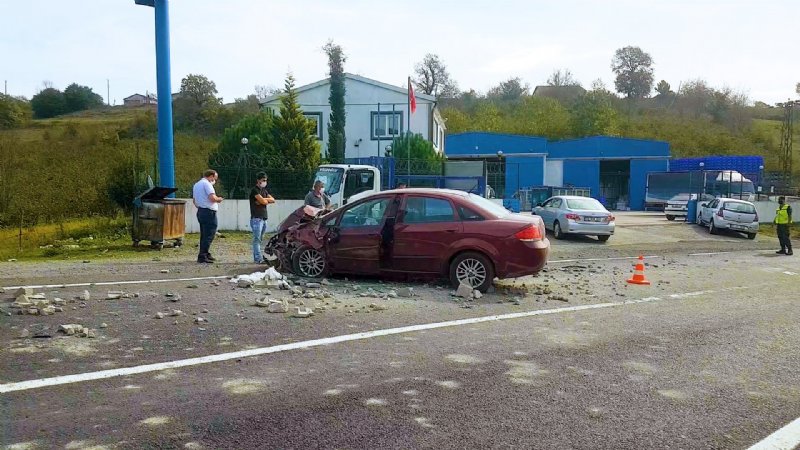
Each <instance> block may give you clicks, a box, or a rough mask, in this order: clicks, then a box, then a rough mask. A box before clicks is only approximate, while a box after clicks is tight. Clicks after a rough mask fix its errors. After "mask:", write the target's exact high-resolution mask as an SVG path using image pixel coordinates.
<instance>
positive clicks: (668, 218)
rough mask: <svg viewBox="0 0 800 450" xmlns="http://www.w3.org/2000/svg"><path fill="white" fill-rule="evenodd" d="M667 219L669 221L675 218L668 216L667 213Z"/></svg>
mask: <svg viewBox="0 0 800 450" xmlns="http://www.w3.org/2000/svg"><path fill="white" fill-rule="evenodd" d="M667 220H669V221H673V220H675V216H670V215H669V214H668V215H667Z"/></svg>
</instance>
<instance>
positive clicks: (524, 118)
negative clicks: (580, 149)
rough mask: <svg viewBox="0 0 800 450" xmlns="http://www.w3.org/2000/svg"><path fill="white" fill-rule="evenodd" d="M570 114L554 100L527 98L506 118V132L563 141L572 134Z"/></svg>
mask: <svg viewBox="0 0 800 450" xmlns="http://www.w3.org/2000/svg"><path fill="white" fill-rule="evenodd" d="M569 118H570V116H569V112H568V111H567V109H566V108H565V107H564V106H563V105H562V104H561V103H560V102H559V101H558V100H556V99H554V98H543V97H525V98H523V99H522V102H521V103H520V105H519V106H517V107H515V108H513V109H512V110H511V112H510V114H508V116H507V117H505V118H504V120H503V122H504V123H505V125H506V127H507V128H506V129H504V130H502V131H504V132H509V133H515V134H523V135H528V136H543V137H546V138H548V139H563V138H565V137H567V136H569V134H570V127H569Z"/></svg>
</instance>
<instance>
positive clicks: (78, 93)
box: [64, 83, 103, 112]
mask: <svg viewBox="0 0 800 450" xmlns="http://www.w3.org/2000/svg"><path fill="white" fill-rule="evenodd" d="M64 101H65V103H66V104H67V112H74V111H84V110H87V109H91V108H97V107H99V106H103V97H101V96H100V95H99V94H96V93H94V91H92V88H90V87H88V86H81V85H79V84H77V83H72V84H70V85H69V86H67V88H66V89H64Z"/></svg>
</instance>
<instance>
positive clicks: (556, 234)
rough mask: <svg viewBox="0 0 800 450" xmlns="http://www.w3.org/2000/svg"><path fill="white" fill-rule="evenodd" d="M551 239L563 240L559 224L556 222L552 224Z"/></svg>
mask: <svg viewBox="0 0 800 450" xmlns="http://www.w3.org/2000/svg"><path fill="white" fill-rule="evenodd" d="M553 237H554V238H556V239H564V232H563V231H561V224H560V223H558V221H557V220H556V221H555V222H554V223H553Z"/></svg>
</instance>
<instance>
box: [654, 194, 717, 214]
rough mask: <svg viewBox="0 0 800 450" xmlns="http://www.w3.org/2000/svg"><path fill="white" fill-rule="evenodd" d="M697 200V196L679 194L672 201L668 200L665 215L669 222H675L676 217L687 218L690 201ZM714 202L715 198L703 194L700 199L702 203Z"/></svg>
mask: <svg viewBox="0 0 800 450" xmlns="http://www.w3.org/2000/svg"><path fill="white" fill-rule="evenodd" d="M690 199H691V200H697V194H678V195H676V196H674V197H672V198H671V199H669V200H667V204H666V206H664V215H665V216H667V220H675V218H676V217H684V218H685V217H686V214H687V212H688V210H689V208H688V205H689V200H690ZM711 200H714V197H713V196H711V195H708V194H703V195H702V196H701V197H700V201H701V202H706V201H711Z"/></svg>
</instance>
